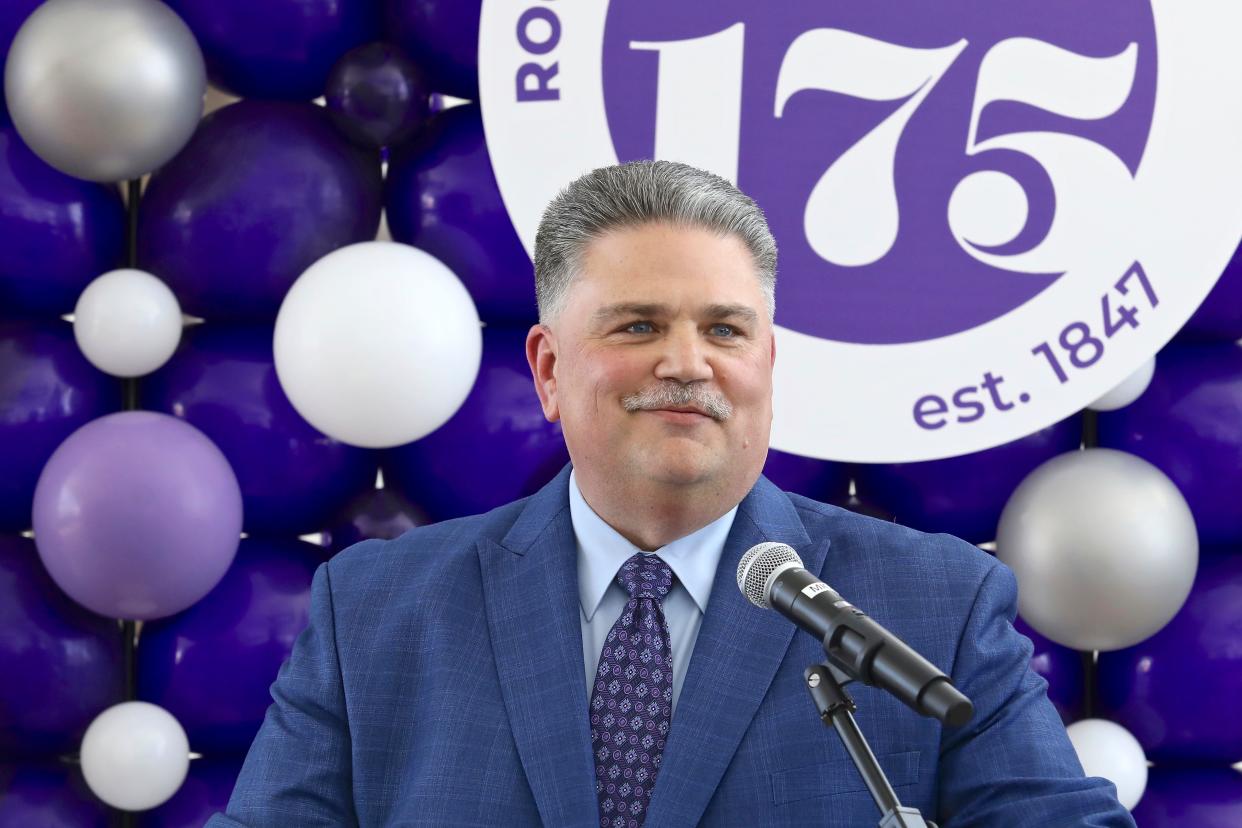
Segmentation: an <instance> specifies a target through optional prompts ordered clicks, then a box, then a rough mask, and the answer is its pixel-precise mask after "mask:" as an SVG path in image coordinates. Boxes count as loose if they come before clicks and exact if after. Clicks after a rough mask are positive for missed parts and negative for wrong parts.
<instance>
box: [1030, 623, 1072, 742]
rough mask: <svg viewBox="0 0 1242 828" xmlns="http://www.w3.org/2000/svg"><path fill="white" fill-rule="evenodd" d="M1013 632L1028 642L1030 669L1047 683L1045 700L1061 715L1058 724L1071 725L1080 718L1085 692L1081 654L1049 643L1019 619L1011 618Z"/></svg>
mask: <svg viewBox="0 0 1242 828" xmlns="http://www.w3.org/2000/svg"><path fill="white" fill-rule="evenodd" d="M1013 626H1014V629H1016V630H1017V631H1018V632H1020V633H1022V634H1023V635H1025V636H1026V637H1027V638H1029V639H1031V643H1032V644H1034V645H1035V651H1034V652H1033V653H1031V669H1032V670H1034V671H1035V672H1036V673H1038V674H1039V675H1040V676H1042V677H1043V679H1044V680H1045V681H1046V682H1048V699H1049V700H1050V701H1051V702H1052V706H1053V707H1055V708H1056V709H1057V713H1059V714H1061V721H1063V722H1065V724H1067V725H1068V724H1071V723H1073V722H1076V721H1078V720H1079V719H1081V718H1082V717H1083V710H1084V705H1083V697H1084V694H1085V691H1086V683H1085V682H1086V670H1085V668H1084V665H1083V663H1082V659H1083V654H1082V653H1080V652H1078V651H1077V650H1071V649H1070V648H1069V647H1062V646H1061V645H1060V644H1057V643H1055V642H1052V641H1049V640H1048V639H1046V638H1044V637H1043V636H1042V635H1040V634H1039V633H1037V632H1035V630H1033V629H1031V627H1030V625H1029V624H1027V623H1026V622H1025V621H1023V620H1022V619H1021V618H1016V619H1014V622H1013Z"/></svg>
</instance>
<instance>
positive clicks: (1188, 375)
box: [1099, 342, 1242, 759]
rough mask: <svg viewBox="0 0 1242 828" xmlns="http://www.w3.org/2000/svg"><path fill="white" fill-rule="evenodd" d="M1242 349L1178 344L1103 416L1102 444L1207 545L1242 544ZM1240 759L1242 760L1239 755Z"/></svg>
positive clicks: (1223, 344) (1100, 424)
mask: <svg viewBox="0 0 1242 828" xmlns="http://www.w3.org/2000/svg"><path fill="white" fill-rule="evenodd" d="M1239 412H1242V347H1239V346H1237V345H1235V344H1233V343H1231V342H1230V343H1217V344H1197V345H1188V344H1178V345H1171V346H1169V347H1167V348H1165V349H1164V350H1163V351H1161V352H1160V354H1159V355H1158V356H1157V357H1156V373H1155V375H1154V376H1153V377H1152V380H1151V385H1149V386H1148V387H1147V390H1146V391H1145V392H1143V395H1142V396H1141V397H1139V398H1138V399H1137V400H1135V401H1134V402H1133V403H1131V404H1130V405H1128V406H1126V407H1125V408H1121V409H1118V410H1117V411H1106V412H1101V413H1100V418H1099V443H1100V445H1101V446H1104V447H1106V448H1114V449H1120V450H1122V451H1128V452H1130V453H1131V454H1136V455H1138V456H1139V457H1142V458H1143V459H1144V460H1147V461H1148V462H1150V463H1151V464H1152V465H1154V466H1156V468H1158V469H1160V470H1161V471H1162V472H1164V473H1165V474H1166V475H1168V476H1169V478H1170V479H1171V480H1172V481H1173V482H1174V483H1175V484H1176V485H1177V488H1178V489H1179V490H1181V493H1182V495H1183V496H1184V497H1185V498H1186V503H1187V504H1189V506H1190V511H1191V512H1192V513H1193V514H1194V518H1195V525H1196V527H1197V528H1198V530H1199V542H1200V544H1202V545H1213V544H1233V543H1242V509H1239V508H1238V492H1239V491H1240V490H1242V416H1239ZM1238 758H1239V759H1242V754H1240V755H1239V757H1238Z"/></svg>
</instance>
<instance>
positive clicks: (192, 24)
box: [0, 0, 1242, 826]
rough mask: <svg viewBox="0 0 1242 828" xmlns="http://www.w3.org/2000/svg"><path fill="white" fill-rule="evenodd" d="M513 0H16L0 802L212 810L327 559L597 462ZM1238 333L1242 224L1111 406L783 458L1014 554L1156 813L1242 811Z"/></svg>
mask: <svg viewBox="0 0 1242 828" xmlns="http://www.w3.org/2000/svg"><path fill="white" fill-rule="evenodd" d="M479 10H480V3H479V2H447V1H445V2H430V1H429V0H354V1H353V2H338V0H297V2H295V0H264V2H262V3H255V2H253V0H166V2H159V0H46V2H41V0H6V2H3V3H0V65H3V67H4V84H3V88H2V93H3V94H2V96H0V675H3V676H5V677H6V678H7V677H13V676H20V677H21V679H20V680H18V681H12V680H8V681H5V682H3V683H2V684H0V825H36V824H38V825H44V824H46V825H104V824H107V823H109V821H110V820H111V819H113V818H116V817H119V818H121V819H122V820H124V821H125V822H126V823H127V824H137V823H141V824H145V825H153V826H154V825H160V826H164V825H167V826H191V825H201V824H202V822H203V821H204V820H205V819H206V817H207V816H208V815H209V814H210V813H212V812H214V811H216V810H220V809H222V808H223V807H224V806H225V804H226V803H227V801H228V796H229V793H230V791H231V790H232V787H233V783H234V780H235V779H236V776H237V773H238V770H239V768H240V766H241V762H242V760H243V758H244V757H245V754H246V751H247V749H248V747H249V745H250V742H251V740H252V739H253V738H254V735H255V733H256V732H257V730H258V728H259V726H260V724H261V722H262V719H263V715H264V712H265V710H266V708H267V706H268V704H270V701H271V699H270V696H269V692H268V691H269V687H270V685H271V682H272V681H273V680H274V678H275V676H276V673H277V671H278V669H279V667H280V665H281V663H282V662H283V661H284V660H285V659H286V658H287V657H288V655H289V653H290V651H291V649H292V646H293V642H294V640H295V639H296V638H297V636H298V634H299V633H300V632H301V630H302V629H303V628H304V627H305V625H306V623H307V613H308V607H309V597H310V596H309V591H310V584H311V580H312V577H313V573H314V571H315V568H316V567H317V566H319V565H320V564H322V563H323V562H324V561H326V560H328V559H329V558H330V557H331V556H332V555H334V554H337V553H339V552H340V551H342V550H343V549H345V548H346V547H348V546H349V545H351V544H353V543H356V542H358V541H360V540H363V539H366V538H394V537H397V536H399V535H400V534H402V533H403V532H405V531H407V530H409V529H410V528H413V527H416V526H419V525H423V524H426V523H429V522H432V521H438V520H444V519H448V518H454V517H458V516H462V515H468V514H474V513H478V512H481V511H486V510H488V509H491V508H493V507H495V506H498V505H501V504H503V503H506V502H509V501H511V500H513V499H516V498H520V497H523V496H525V495H528V494H530V493H532V492H533V491H535V490H536V489H538V488H539V487H540V486H542V485H543V484H544V483H545V482H547V481H548V480H549V479H551V478H552V477H553V476H554V475H555V474H556V473H557V471H559V470H560V469H561V468H562V467H563V466H564V464H565V463H566V462H567V461H568V455H567V452H566V449H565V445H564V442H563V440H562V437H561V431H560V426H559V425H558V424H551V423H548V422H547V421H546V420H545V419H544V417H543V415H542V411H541V409H540V406H539V402H538V399H537V398H536V396H535V393H534V390H533V387H532V383H531V379H530V374H529V369H528V367H527V364H526V357H525V352H524V338H525V333H526V330H527V329H528V327H529V326H530V324H532V323H533V322H534V321H536V317H537V314H536V308H535V297H534V287H533V271H532V265H531V261H530V258H529V256H528V255H527V253H526V251H525V249H524V248H523V245H522V242H521V241H520V240H519V237H518V234H517V232H516V231H515V230H514V227H513V224H512V223H511V221H510V218H509V214H508V213H507V212H506V204H505V200H504V199H503V198H502V195H501V191H500V187H499V185H498V184H497V179H496V176H495V174H494V171H493V167H492V162H491V160H490V157H489V151H488V146H487V141H486V136H485V130H484V123H483V116H482V113H481V111H480V107H479V104H478V103H477V98H478V94H479V76H478V69H477V61H476V56H475V53H476V50H477V43H478V38H479V13H480V11H479ZM1240 230H1242V228H1240ZM1240 338H1242V250H1240V252H1239V253H1238V254H1236V255H1235V257H1234V259H1233V261H1231V262H1230V264H1229V265H1228V267H1227V268H1226V269H1225V271H1224V273H1223V274H1222V276H1221V278H1220V280H1219V281H1218V282H1217V283H1216V287H1215V289H1214V290H1213V291H1212V293H1211V294H1210V295H1209V296H1208V298H1207V299H1206V301H1204V302H1203V303H1202V305H1201V306H1200V307H1199V309H1198V311H1197V312H1196V313H1195V314H1194V316H1193V317H1192V318H1191V319H1190V321H1189V322H1188V323H1187V324H1186V325H1185V327H1184V328H1183V329H1182V330H1181V332H1180V333H1179V334H1178V335H1177V336H1176V337H1175V338H1174V339H1173V340H1172V341H1171V342H1169V343H1168V344H1167V345H1166V346H1165V347H1164V348H1163V349H1162V350H1161V351H1160V352H1159V353H1158V354H1155V355H1154V356H1153V358H1152V359H1151V360H1149V361H1148V362H1147V363H1146V364H1144V365H1143V366H1141V367H1140V368H1139V369H1138V370H1137V371H1136V372H1135V373H1134V374H1133V375H1132V376H1131V377H1129V378H1127V379H1126V380H1125V381H1124V382H1123V383H1121V384H1119V385H1118V386H1117V387H1116V388H1115V389H1114V390H1113V391H1111V392H1109V393H1108V394H1106V395H1104V396H1102V397H1101V398H1100V399H1099V400H1097V401H1095V402H1094V403H1093V404H1092V405H1091V406H1089V407H1088V408H1087V409H1085V410H1084V411H1082V412H1081V413H1080V414H1077V415H1075V416H1073V417H1070V418H1068V419H1065V420H1063V421H1061V422H1057V423H1054V424H1051V425H1049V426H1047V427H1045V428H1043V429H1041V430H1038V431H1035V432H1033V433H1030V434H1028V435H1026V436H1025V437H1022V438H1021V439H1018V440H1015V441H1012V442H1010V443H1007V444H1005V445H1001V446H997V447H995V448H992V449H988V450H986V451H981V452H977V453H973V454H968V455H963V456H957V457H951V458H946V459H941V460H932V461H921V462H908V463H892V464H883V465H879V464H876V465H868V464H858V463H849V464H847V463H841V462H834V461H831V460H823V459H816V458H810V457H802V456H798V455H794V454H789V453H786V452H781V451H776V450H773V451H771V452H770V454H769V457H768V461H767V465H766V466H765V469H764V471H765V473H766V474H767V475H768V477H770V478H771V479H772V480H773V481H774V482H776V483H777V484H778V485H780V486H781V487H782V488H784V489H787V490H790V491H794V492H798V493H800V494H803V495H806V496H809V497H813V498H816V499H819V500H823V501H827V502H830V503H834V504H837V505H839V506H841V507H843V508H847V509H851V510H853V511H856V512H858V513H860V514H864V515H868V516H870V517H871V518H873V519H877V520H892V521H897V522H900V523H902V524H906V525H909V526H912V527H915V528H917V529H920V530H924V531H928V532H947V533H951V534H954V535H957V536H959V537H961V538H964V539H965V540H967V541H969V542H971V543H975V544H979V545H981V546H982V547H983V548H985V549H986V550H988V551H990V552H992V553H994V554H996V555H997V556H998V557H999V558H1000V559H1001V560H1002V561H1004V562H1005V563H1006V564H1008V565H1009V566H1011V567H1012V568H1013V569H1014V571H1015V572H1016V574H1017V577H1018V582H1019V603H1018V611H1019V617H1017V618H1016V619H1015V620H1014V624H1015V626H1016V627H1017V629H1018V630H1019V631H1020V632H1022V633H1023V634H1025V635H1027V636H1028V637H1029V638H1030V639H1031V641H1032V652H1031V664H1032V667H1033V669H1034V670H1035V671H1036V672H1037V673H1038V674H1039V675H1040V676H1042V677H1043V678H1044V679H1045V680H1046V681H1047V683H1048V693H1049V696H1050V698H1051V699H1052V702H1053V703H1054V705H1055V706H1056V708H1057V710H1058V712H1059V713H1060V715H1061V717H1062V718H1063V720H1064V721H1065V723H1066V724H1067V726H1068V727H1069V732H1070V734H1071V737H1072V740H1073V743H1074V745H1075V748H1076V749H1077V750H1078V752H1079V756H1080V758H1081V760H1082V763H1083V765H1084V767H1085V768H1086V769H1087V771H1088V772H1089V773H1094V774H1098V775H1103V776H1106V777H1108V778H1110V779H1112V780H1113V781H1114V782H1115V783H1116V784H1117V786H1118V790H1119V794H1120V795H1121V797H1122V800H1123V802H1125V804H1126V805H1127V806H1128V807H1131V808H1132V809H1133V810H1134V813H1135V816H1136V818H1137V819H1138V820H1139V824H1140V825H1153V826H1165V825H1187V824H1194V825H1203V826H1215V825H1220V826H1225V825H1237V824H1239V820H1240V819H1242V816H1240V815H1242V778H1239V776H1238V774H1237V773H1235V772H1234V771H1232V770H1230V766H1231V765H1234V764H1235V763H1239V762H1242V724H1239V722H1240V721H1242V719H1239V717H1238V716H1237V715H1236V712H1235V710H1234V707H1235V706H1236V705H1235V700H1236V699H1237V698H1239V697H1242V655H1240V654H1242V503H1240V502H1239V494H1238V493H1239V492H1242V345H1239V344H1238V340H1239V339H1240ZM1235 694H1238V695H1235ZM1148 762H1151V763H1153V766H1152V767H1151V768H1150V769H1149V767H1148ZM1190 815H1193V816H1190ZM1187 820H1189V821H1187Z"/></svg>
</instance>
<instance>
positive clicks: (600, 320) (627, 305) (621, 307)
mask: <svg viewBox="0 0 1242 828" xmlns="http://www.w3.org/2000/svg"><path fill="white" fill-rule="evenodd" d="M703 310H704V313H705V314H706V315H707V316H708V317H710V318H712V319H740V320H742V321H743V322H747V323H749V324H754V323H755V322H756V321H758V319H759V314H757V313H755V311H754V310H753V309H752V308H748V307H747V306H746V305H727V304H716V305H708V306H707V307H706V308H704V309H703ZM669 312H670V311H669V306H668V305H661V304H658V303H654V302H617V303H615V304H612V305H605V306H604V307H602V308H600V309H599V310H597V311H595V313H593V314H592V315H591V321H592V322H593V323H594V324H596V325H601V324H604V323H606V322H608V321H610V320H612V319H616V318H617V317H621V316H667V315H668V314H669Z"/></svg>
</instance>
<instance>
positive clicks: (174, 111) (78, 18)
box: [4, 0, 207, 181]
mask: <svg viewBox="0 0 1242 828" xmlns="http://www.w3.org/2000/svg"><path fill="white" fill-rule="evenodd" d="M206 91H207V75H206V70H205V68H204V66H203V54H202V52H201V51H200V50H199V48H198V42H197V41H196V40H195V39H194V35H193V34H191V32H190V30H189V28H187V27H186V25H185V23H183V22H182V20H181V18H180V17H178V16H177V15H176V13H175V12H173V11H172V10H171V9H169V8H168V7H167V6H165V5H164V4H163V3H161V2H159V0H48V2H46V3H44V4H43V5H42V6H40V7H39V8H38V9H36V10H35V12H34V13H33V14H32V15H30V17H29V18H27V19H26V22H25V23H23V24H22V27H21V28H20V29H19V30H18V32H17V36H16V37H14V39H13V45H12V48H11V49H10V50H9V57H8V62H7V63H6V65H5V69H4V94H5V96H6V97H7V98H8V104H9V113H10V115H12V118H13V125H14V126H15V127H17V132H18V134H20V135H21V137H22V140H24V141H25V142H26V144H27V145H28V146H29V147H30V148H31V149H32V150H33V151H34V152H35V154H37V155H38V156H39V157H40V158H42V159H43V160H44V161H46V162H47V163H48V164H50V165H52V166H53V167H55V168H56V169H58V170H61V171H62V172H66V173H68V174H69V175H72V176H76V177H78V178H85V179H88V180H91V181H122V180H125V179H130V178H138V177H139V176H141V175H143V174H145V173H148V172H151V171H152V170H154V169H155V168H156V167H158V166H160V165H161V164H163V163H164V162H165V161H167V160H168V159H170V158H172V157H173V156H174V155H176V154H177V152H178V151H179V150H180V149H181V148H182V147H183V146H185V143H186V142H187V141H188V140H189V139H190V135H191V134H193V132H194V128H195V127H196V126H197V125H198V121H199V118H200V117H201V116H202V113H203V95H204V94H205V93H206Z"/></svg>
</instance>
